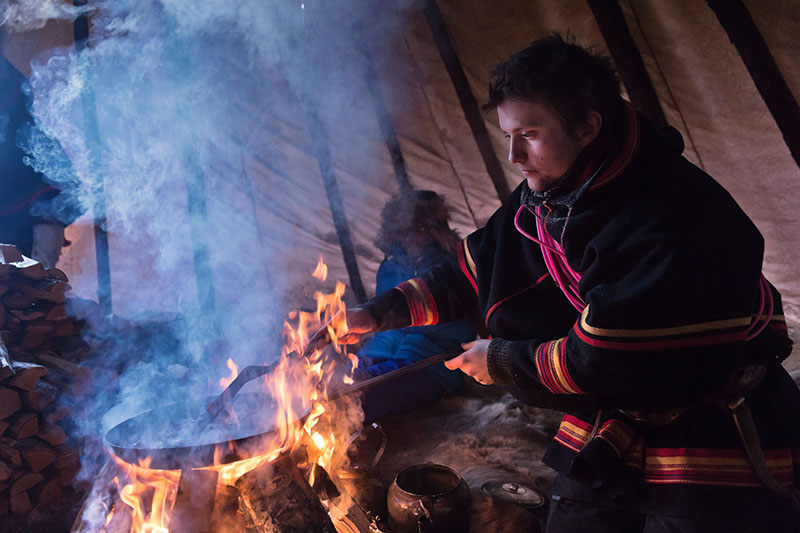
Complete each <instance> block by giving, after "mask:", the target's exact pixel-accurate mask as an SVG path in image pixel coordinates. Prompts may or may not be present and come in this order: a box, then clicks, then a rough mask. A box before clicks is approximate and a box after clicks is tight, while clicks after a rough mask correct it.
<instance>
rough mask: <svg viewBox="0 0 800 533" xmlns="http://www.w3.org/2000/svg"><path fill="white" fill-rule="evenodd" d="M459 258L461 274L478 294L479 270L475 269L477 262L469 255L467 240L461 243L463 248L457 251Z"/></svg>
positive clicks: (460, 247)
mask: <svg viewBox="0 0 800 533" xmlns="http://www.w3.org/2000/svg"><path fill="white" fill-rule="evenodd" d="M456 255H457V256H458V266H459V267H461V272H463V273H464V276H466V277H467V281H469V283H470V285H472V289H473V290H474V291H475V294H478V270H477V269H476V268H475V261H473V259H472V254H470V253H469V246H468V245H467V239H463V240H462V241H461V246H459V247H458V249H457V251H456Z"/></svg>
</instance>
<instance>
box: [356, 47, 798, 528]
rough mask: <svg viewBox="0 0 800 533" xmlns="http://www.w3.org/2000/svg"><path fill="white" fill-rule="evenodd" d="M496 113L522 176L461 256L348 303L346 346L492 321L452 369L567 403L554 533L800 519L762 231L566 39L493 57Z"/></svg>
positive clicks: (786, 384) (782, 346) (599, 61)
mask: <svg viewBox="0 0 800 533" xmlns="http://www.w3.org/2000/svg"><path fill="white" fill-rule="evenodd" d="M487 108H489V109H491V108H496V109H497V112H498V116H499V120H500V127H501V128H502V129H503V131H505V132H506V136H507V138H508V140H509V154H508V157H509V160H510V161H511V162H512V163H514V164H515V165H516V166H517V167H518V168H519V169H520V171H521V172H522V174H523V176H524V177H525V180H524V181H523V182H522V183H521V184H520V186H519V187H518V188H517V189H516V190H515V191H514V192H513V193H512V195H511V197H510V198H509V199H508V200H507V201H506V202H505V203H504V204H503V205H502V206H501V207H500V209H498V211H497V212H495V213H494V215H493V216H492V217H491V218H490V219H489V221H488V222H487V224H486V226H485V227H484V228H482V229H479V230H478V231H476V232H474V233H473V234H471V235H470V236H468V237H467V238H466V239H464V241H462V243H461V245H460V246H459V248H458V249H457V253H456V254H455V256H454V257H453V258H452V261H451V262H450V263H448V264H446V265H444V266H442V267H440V268H438V269H436V270H434V271H433V272H432V273H431V274H430V275H426V276H422V277H421V278H418V279H413V280H409V281H406V282H404V283H401V284H400V285H398V286H397V287H396V288H395V290H392V291H389V292H387V293H384V294H382V295H378V296H377V297H376V298H374V299H373V300H371V301H370V302H368V303H367V304H366V305H365V306H364V307H363V308H361V309H355V310H351V311H349V312H348V324H349V326H350V328H351V334H350V336H349V340H351V341H352V340H356V339H357V338H358V337H359V336H360V335H362V334H364V333H366V332H370V331H374V330H385V329H393V328H397V327H405V326H409V325H413V326H416V325H423V324H435V323H439V322H446V321H450V320H453V319H457V318H461V317H464V316H466V317H469V318H471V319H472V321H473V324H476V325H478V326H480V327H481V329H482V330H483V336H484V337H487V338H484V339H481V340H478V341H475V342H472V343H468V344H466V345H464V349H465V351H464V352H463V353H462V354H461V355H460V356H458V357H456V358H455V359H453V360H451V361H450V362H448V365H447V366H448V367H450V368H459V369H461V370H462V371H464V372H466V373H467V374H470V375H471V376H473V377H474V378H475V379H476V380H478V381H479V382H481V383H484V384H491V383H495V384H499V385H503V386H506V387H509V388H510V389H511V390H512V391H513V392H514V393H515V394H517V395H518V396H519V397H521V398H523V399H524V400H526V401H528V402H530V403H533V404H536V405H539V406H543V407H550V408H555V409H559V410H563V411H566V413H567V414H566V415H565V416H564V418H563V421H562V423H561V427H560V429H559V431H558V433H557V434H556V436H555V437H554V439H553V441H552V443H551V445H550V446H549V448H548V450H547V452H546V454H545V457H544V462H545V463H546V464H548V465H549V466H551V467H552V468H554V469H555V470H556V471H557V472H558V477H557V478H556V480H555V483H554V487H553V495H552V502H551V508H550V517H549V520H548V531H553V532H558V533H562V532H572V531H581V532H596V531H597V532H599V531H603V532H605V531H626V532H627V531H646V532H648V533H652V532H662V531H664V532H665V531H682V532H701V531H702V532H704V533H708V532H717V531H719V532H722V531H724V532H726V533H730V532H733V531H743V532H744V531H747V532H756V531H770V532H771V533H776V532H779V531H780V532H784V531H785V532H788V531H798V530H800V526H798V522H797V520H798V515H797V514H796V502H795V500H794V498H793V496H792V493H791V489H792V487H793V486H796V485H797V483H798V474H800V391H798V389H797V386H796V385H795V384H794V382H793V381H792V380H791V378H790V377H789V376H788V374H787V373H786V372H785V370H784V369H783V368H782V366H781V365H780V362H781V361H782V360H783V359H784V358H786V357H787V356H788V354H789V353H790V352H791V341H790V340H789V338H788V335H787V333H786V325H785V322H784V318H783V314H782V313H783V311H782V308H781V302H780V295H779V294H778V292H777V291H776V290H775V288H774V287H772V286H771V285H770V284H769V283H768V282H767V281H766V279H764V278H763V276H762V275H761V262H762V253H763V239H762V237H761V235H760V234H759V232H758V230H757V229H756V228H755V226H754V225H753V224H752V222H751V221H750V220H749V219H748V218H747V216H746V215H745V214H744V213H743V212H742V211H741V209H740V208H739V207H738V206H737V205H736V203H735V202H734V200H733V199H732V198H731V197H730V195H729V194H728V193H727V192H726V191H725V190H724V189H723V188H722V187H721V186H720V185H719V184H718V183H716V182H715V181H714V180H713V179H712V178H710V177H709V176H707V175H706V174H705V173H703V172H702V171H701V170H700V169H698V168H697V167H695V166H693V165H692V164H691V163H689V162H688V161H687V160H686V159H684V158H683V157H681V155H680V154H681V152H682V150H683V145H682V141H681V140H680V136H679V135H677V134H676V132H675V131H674V130H672V131H666V132H660V131H657V130H655V129H654V128H653V127H652V126H651V125H650V124H649V123H648V122H647V120H645V119H644V118H643V117H642V116H641V115H639V114H638V113H637V112H635V111H634V110H633V108H632V107H631V106H630V104H628V103H626V102H624V101H623V100H622V98H621V97H620V87H619V82H618V80H617V78H616V75H615V73H614V71H613V69H612V68H611V66H610V61H609V60H608V59H607V58H603V57H601V56H597V55H594V54H592V53H590V52H588V51H587V50H585V49H583V48H581V47H579V46H577V45H574V44H571V43H566V42H565V41H564V40H563V39H562V38H561V37H560V36H558V35H553V36H550V37H547V38H545V39H541V40H539V41H536V42H534V43H533V44H532V45H530V46H529V47H528V48H526V49H524V50H522V51H520V52H518V53H516V54H514V55H513V56H512V57H511V58H510V59H509V60H508V61H507V62H506V63H503V64H501V65H499V66H498V67H497V69H496V70H495V72H494V80H493V83H492V84H491V86H490V90H489V103H488V104H487ZM489 337H490V338H491V340H489ZM759 439H760V442H759Z"/></svg>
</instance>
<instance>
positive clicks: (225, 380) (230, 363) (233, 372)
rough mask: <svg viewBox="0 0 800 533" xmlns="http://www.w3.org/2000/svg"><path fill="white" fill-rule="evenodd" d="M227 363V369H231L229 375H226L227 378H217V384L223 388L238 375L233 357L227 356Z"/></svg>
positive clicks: (237, 368)
mask: <svg viewBox="0 0 800 533" xmlns="http://www.w3.org/2000/svg"><path fill="white" fill-rule="evenodd" d="M227 365H228V370H230V371H231V375H230V376H228V377H227V378H222V379H220V380H219V385H220V387H222V388H223V389H224V388H226V387H227V386H228V385H230V384H231V383H233V380H234V379H236V376H238V375H239V367H238V366H236V363H234V362H233V359H231V358H230V357H228V362H227Z"/></svg>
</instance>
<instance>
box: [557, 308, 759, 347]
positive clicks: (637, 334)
mask: <svg viewBox="0 0 800 533" xmlns="http://www.w3.org/2000/svg"><path fill="white" fill-rule="evenodd" d="M588 315H589V306H588V305H587V306H586V308H585V309H584V310H583V312H582V313H581V319H580V320H579V321H578V322H576V323H575V326H574V328H573V330H574V331H575V334H576V335H577V336H578V337H579V338H580V339H581V340H582V341H583V342H585V343H586V344H589V345H591V346H595V347H597V348H606V349H610V350H627V351H638V350H661V349H668V348H684V347H691V346H708V345H711V344H724V343H728V342H737V341H743V340H744V339H745V338H746V336H747V328H748V327H749V326H750V323H751V320H752V318H751V317H743V318H732V319H726V320H714V321H711V322H700V323H697V324H687V325H683V326H676V327H669V328H655V329H605V328H598V327H594V326H591V325H590V324H589V323H588V321H587V317H588Z"/></svg>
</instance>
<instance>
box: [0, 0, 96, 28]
mask: <svg viewBox="0 0 800 533" xmlns="http://www.w3.org/2000/svg"><path fill="white" fill-rule="evenodd" d="M84 12H86V8H85V7H84V8H81V7H75V6H72V5H70V4H67V3H65V2H63V1H59V0H4V1H3V2H1V3H0V26H2V25H7V26H8V27H11V28H13V29H15V30H17V31H24V30H36V29H40V28H43V27H44V25H45V24H46V23H47V21H48V20H51V19H64V18H65V19H74V18H75V17H77V16H78V15H80V14H81V13H84Z"/></svg>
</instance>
